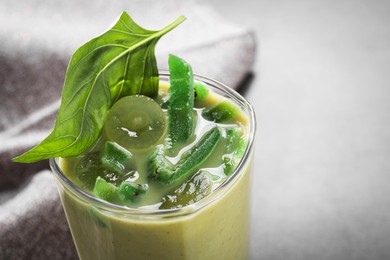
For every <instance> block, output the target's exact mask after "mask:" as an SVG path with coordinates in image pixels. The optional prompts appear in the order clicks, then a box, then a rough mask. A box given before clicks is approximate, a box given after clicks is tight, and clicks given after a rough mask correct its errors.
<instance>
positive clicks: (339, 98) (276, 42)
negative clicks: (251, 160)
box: [210, 0, 390, 260]
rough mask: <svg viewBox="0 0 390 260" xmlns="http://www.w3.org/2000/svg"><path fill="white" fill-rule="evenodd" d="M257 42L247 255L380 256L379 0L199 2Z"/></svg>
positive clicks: (385, 69)
mask: <svg viewBox="0 0 390 260" xmlns="http://www.w3.org/2000/svg"><path fill="white" fill-rule="evenodd" d="M210 2H211V3H212V4H213V5H214V6H215V7H217V8H218V11H219V13H220V14H221V15H223V16H224V17H230V19H231V21H232V22H236V23H240V24H242V25H245V26H247V27H251V28H252V29H253V30H254V31H255V32H256V37H257V40H258V42H259V43H260V44H259V49H258V52H257V62H256V64H255V67H254V72H255V78H254V80H253V81H252V83H251V84H250V86H249V87H248V89H247V90H246V92H245V96H246V97H248V99H249V100H250V101H251V103H252V104H253V105H254V107H255V110H256V112H257V119H258V122H259V129H258V130H259V131H258V139H257V146H256V149H257V150H256V154H255V155H256V160H255V172H254V178H253V215H252V216H253V221H252V231H253V232H252V251H251V257H252V259H267V260H312V259H315V260H319V259H324V260H358V259H359V260H382V259H383V260H385V259H390V114H389V111H390V76H389V71H390V26H389V24H390V16H389V13H390V3H389V1H381V0H373V1H362V0H356V1H350V0H341V1H335V0H330V1H320V0H314V1H308V0H296V1H287V0H278V1H262V0H260V1H257V0H242V1H229V2H228V4H227V2H226V1H222V0H212V1H210Z"/></svg>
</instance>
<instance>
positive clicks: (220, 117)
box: [202, 100, 240, 123]
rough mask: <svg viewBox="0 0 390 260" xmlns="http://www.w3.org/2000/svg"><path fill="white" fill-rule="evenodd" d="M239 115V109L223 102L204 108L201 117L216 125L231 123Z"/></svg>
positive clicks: (228, 102)
mask: <svg viewBox="0 0 390 260" xmlns="http://www.w3.org/2000/svg"><path fill="white" fill-rule="evenodd" d="M239 114H240V108H239V107H237V106H236V105H234V104H233V103H232V102H230V101H228V100H223V101H221V102H220V103H218V104H216V105H215V106H213V107H210V108H205V109H204V110H203V111H202V116H203V117H204V118H205V119H207V120H209V121H214V122H216V123H231V122H233V121H234V120H235V119H236V118H237V116H238V115H239Z"/></svg>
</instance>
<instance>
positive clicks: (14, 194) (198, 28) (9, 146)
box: [0, 0, 256, 259]
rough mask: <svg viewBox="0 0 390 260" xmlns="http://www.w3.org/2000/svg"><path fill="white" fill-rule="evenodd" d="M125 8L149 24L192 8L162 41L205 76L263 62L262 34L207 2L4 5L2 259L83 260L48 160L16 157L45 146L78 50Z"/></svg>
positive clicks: (0, 41) (161, 48) (163, 52)
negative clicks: (259, 56)
mask: <svg viewBox="0 0 390 260" xmlns="http://www.w3.org/2000/svg"><path fill="white" fill-rule="evenodd" d="M123 10H126V11H127V12H128V13H129V14H130V15H131V16H132V17H133V18H134V20H135V21H136V22H138V23H139V24H141V25H142V26H143V27H145V28H148V29H161V27H163V26H165V25H167V24H168V23H169V22H171V21H173V20H174V19H175V18H176V17H177V16H179V15H181V14H183V15H185V16H187V18H188V20H187V21H186V22H185V23H183V24H182V25H180V26H179V27H178V28H176V29H175V30H174V31H173V32H170V33H169V34H167V35H165V36H164V37H163V38H162V39H161V40H160V42H159V43H158V44H157V49H156V55H157V59H158V65H159V68H167V54H168V53H174V54H176V55H179V56H181V57H183V58H184V59H186V60H187V61H188V62H189V63H190V64H191V65H192V66H193V69H194V71H195V72H196V73H198V74H202V75H206V76H208V77H211V78H214V79H217V80H219V81H221V82H224V83H225V84H227V85H229V86H232V87H236V86H238V85H239V83H240V82H241V81H242V80H243V79H244V78H245V76H246V75H247V74H248V73H249V72H250V70H251V67H252V65H253V62H254V53H255V46H256V45H255V37H254V35H253V33H252V32H251V31H250V30H248V29H245V28H242V27H239V26H236V25H234V24H231V23H229V22H228V21H227V20H225V19H222V18H221V17H220V16H219V15H217V14H216V12H215V11H214V10H213V9H212V8H210V7H209V6H207V5H206V4H204V3H202V2H200V1H180V0H165V1H148V0H139V1H128V2H125V1H107V0H99V1H93V2H90V1H87V0H70V1H62V0H39V1H38V0H36V1H27V0H24V1H14V0H2V1H1V2H0V23H1V24H2V25H3V26H1V27H0V47H1V48H0V97H1V102H0V143H1V146H0V259H75V258H77V254H76V251H75V248H74V245H73V242H72V240H71V235H70V232H69V229H68V226H67V223H66V219H65V216H64V213H63V210H62V206H61V203H60V201H59V197H58V195H57V191H56V187H55V183H54V179H53V176H52V175H51V173H50V170H49V167H48V162H47V161H42V162H38V163H33V164H17V163H13V162H11V158H12V157H14V156H16V155H19V154H21V153H22V152H25V151H26V150H28V149H29V148H31V147H32V146H35V145H37V144H38V143H39V142H40V141H42V140H43V139H44V138H45V137H46V136H47V135H48V134H49V133H50V131H51V129H52V127H53V126H54V120H55V115H56V112H57V109H58V107H59V99H60V95H61V89H62V85H63V80H64V74H65V71H66V66H67V63H68V62H69V59H70V56H71V54H72V53H73V52H74V51H75V50H76V49H77V48H78V47H79V46H81V45H82V44H83V43H84V42H86V41H87V40H89V39H90V38H92V37H94V36H97V35H99V34H100V33H101V32H103V31H104V30H105V29H106V28H107V27H108V26H107V25H109V24H111V23H112V22H113V21H114V20H115V18H116V17H118V16H119V14H120V13H121V12H122V11H123Z"/></svg>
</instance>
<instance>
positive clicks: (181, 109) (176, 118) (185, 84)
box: [168, 55, 194, 147]
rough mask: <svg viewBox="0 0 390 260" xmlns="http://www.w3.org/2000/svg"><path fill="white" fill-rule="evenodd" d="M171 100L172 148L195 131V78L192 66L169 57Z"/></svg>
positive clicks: (170, 125) (169, 116)
mask: <svg viewBox="0 0 390 260" xmlns="http://www.w3.org/2000/svg"><path fill="white" fill-rule="evenodd" d="M168 63H169V70H170V83H171V87H170V88H169V93H170V98H169V104H168V120H169V121H168V122H169V124H168V126H169V132H168V133H169V135H168V136H169V138H170V140H171V146H172V147H175V146H176V145H177V144H178V143H183V142H185V141H187V140H188V139H189V138H190V137H191V135H192V133H193V130H194V114H193V110H192V109H193V107H194V76H193V73H192V68H191V66H190V65H189V64H188V63H187V62H185V61H184V60H182V59H181V58H179V57H177V56H174V55H169V60H168Z"/></svg>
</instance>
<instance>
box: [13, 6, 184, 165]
mask: <svg viewBox="0 0 390 260" xmlns="http://www.w3.org/2000/svg"><path fill="white" fill-rule="evenodd" d="M184 20H185V17H184V16H180V17H179V18H177V19H176V20H175V21H174V22H173V23H171V24H170V25H168V26H167V27H165V28H164V29H162V30H160V31H150V30H146V29H144V28H142V27H140V26H139V25H137V24H136V23H135V22H134V21H133V20H132V19H131V18H130V16H129V15H128V14H127V13H126V12H123V13H122V15H121V16H120V18H119V20H118V21H117V22H116V24H115V25H114V26H113V27H112V28H111V29H109V30H108V31H106V32H105V33H104V34H102V35H101V36H98V37H96V38H94V39H92V40H90V41H89V42H87V43H86V44H84V45H83V46H81V47H80V48H79V49H78V50H77V51H76V52H75V53H74V54H73V56H72V58H71V60H70V63H69V66H68V70H67V72H66V75H65V82H64V88H63V92H62V101H61V106H60V109H59V112H58V115H57V119H56V123H55V127H54V129H53V131H52V132H51V134H50V135H49V136H48V137H47V138H46V139H45V140H43V141H42V143H40V144H39V145H38V146H36V147H34V148H33V149H31V150H30V151H28V152H27V153H25V154H23V155H21V156H19V157H16V158H14V159H13V160H14V161H15V162H35V161H39V160H44V159H48V158H52V157H69V156H77V155H79V154H81V153H83V152H84V151H86V150H87V149H88V148H90V147H91V146H92V145H93V144H94V143H95V142H96V141H97V139H98V138H99V136H100V135H101V132H102V129H103V123H104V120H105V117H106V114H107V112H108V110H109V108H110V107H111V106H112V104H113V103H115V101H116V100H118V99H119V98H120V97H122V96H127V95H134V94H142V95H147V96H149V97H155V96H157V94H158V81H159V77H158V69H157V63H156V59H155V55H154V49H155V45H156V43H157V41H158V40H159V39H160V37H161V36H163V35H164V34H165V33H167V32H169V31H170V30H172V29H173V28H174V27H176V26H177V25H179V24H180V23H182V22H183V21H184Z"/></svg>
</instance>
